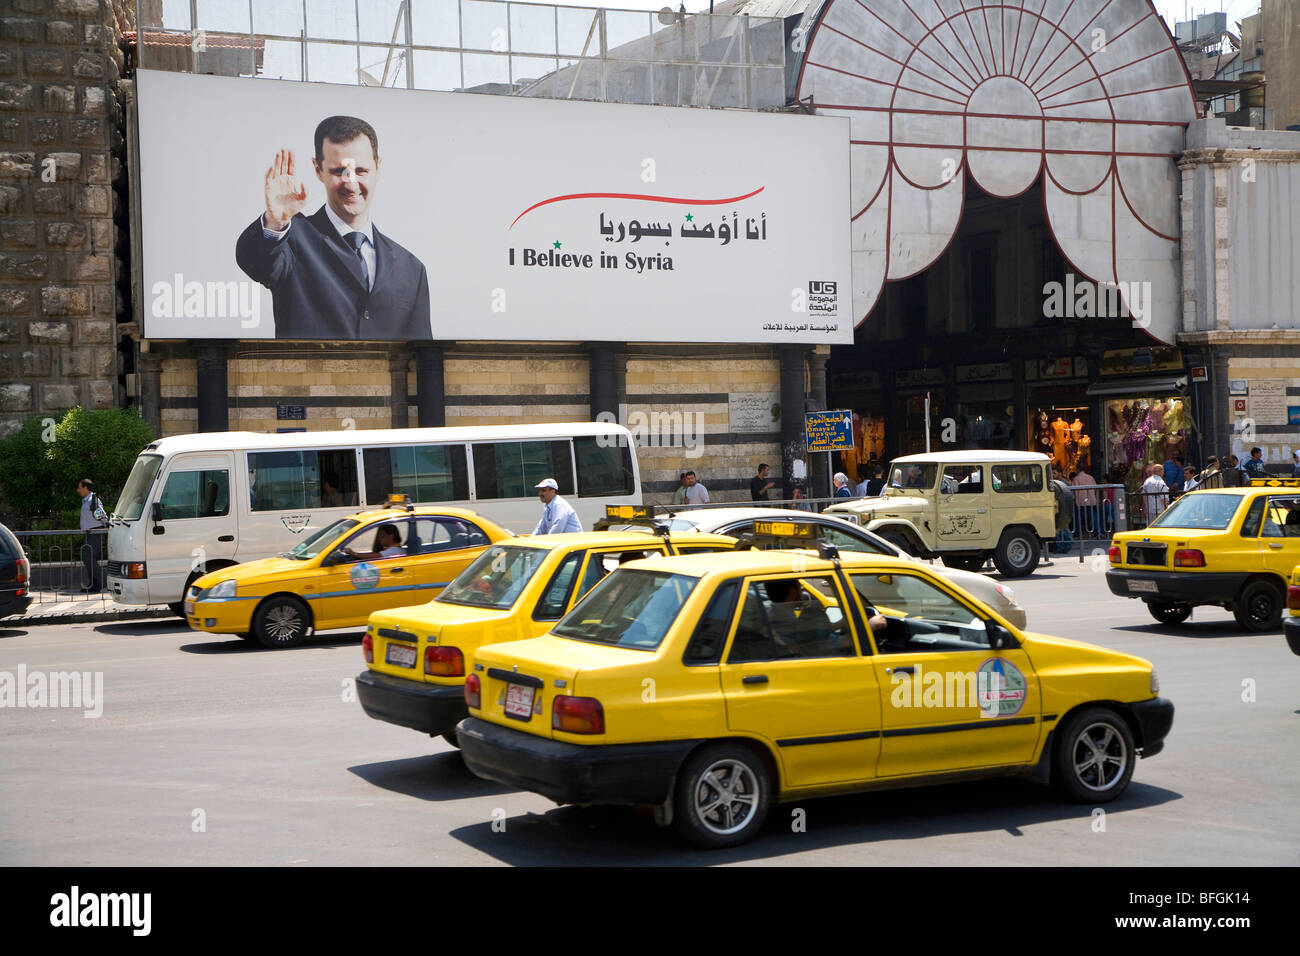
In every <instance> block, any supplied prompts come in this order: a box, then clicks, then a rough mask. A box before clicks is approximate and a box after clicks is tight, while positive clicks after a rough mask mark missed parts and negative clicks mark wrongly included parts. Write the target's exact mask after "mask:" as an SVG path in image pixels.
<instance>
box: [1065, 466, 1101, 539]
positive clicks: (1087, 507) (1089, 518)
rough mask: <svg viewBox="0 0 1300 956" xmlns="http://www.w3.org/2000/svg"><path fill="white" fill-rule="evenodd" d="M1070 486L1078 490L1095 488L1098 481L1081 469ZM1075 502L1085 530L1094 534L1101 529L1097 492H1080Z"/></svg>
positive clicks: (1071, 478) (1072, 476)
mask: <svg viewBox="0 0 1300 956" xmlns="http://www.w3.org/2000/svg"><path fill="white" fill-rule="evenodd" d="M1070 484H1071V485H1072V486H1073V487H1075V488H1078V487H1079V486H1083V487H1095V486H1096V484H1097V479H1096V478H1094V477H1092V475H1090V474H1089V473H1088V471H1087V469H1086V468H1083V467H1080V468H1079V470H1078V471H1076V472H1075V473H1074V474H1073V475H1071V476H1070ZM1074 500H1075V502H1076V504H1077V505H1078V509H1079V516H1080V518H1081V520H1082V521H1083V530H1085V531H1087V532H1088V533H1089V534H1093V533H1095V532H1096V531H1097V529H1098V528H1099V527H1100V524H1099V522H1098V520H1097V519H1098V514H1097V492H1095V491H1080V492H1077V493H1076V496H1075V499H1074Z"/></svg>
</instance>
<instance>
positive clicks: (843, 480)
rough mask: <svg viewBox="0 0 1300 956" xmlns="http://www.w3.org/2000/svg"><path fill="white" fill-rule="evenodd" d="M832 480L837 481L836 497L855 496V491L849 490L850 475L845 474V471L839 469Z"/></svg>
mask: <svg viewBox="0 0 1300 956" xmlns="http://www.w3.org/2000/svg"><path fill="white" fill-rule="evenodd" d="M832 480H833V481H834V482H835V497H836V498H852V497H853V492H851V491H849V476H848V475H846V474H844V472H842V471H837V472H835V477H834V478H833V479H832Z"/></svg>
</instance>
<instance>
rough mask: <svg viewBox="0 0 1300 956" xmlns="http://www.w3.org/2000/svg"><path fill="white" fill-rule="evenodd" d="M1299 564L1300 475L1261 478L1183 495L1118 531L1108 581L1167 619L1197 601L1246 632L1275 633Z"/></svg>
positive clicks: (1176, 620) (1177, 620) (1183, 615)
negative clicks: (1229, 615) (1227, 614)
mask: <svg viewBox="0 0 1300 956" xmlns="http://www.w3.org/2000/svg"><path fill="white" fill-rule="evenodd" d="M1298 563H1300V479H1295V478H1256V479H1254V480H1253V481H1252V482H1251V483H1250V484H1249V485H1247V486H1244V487H1238V488H1206V489H1200V488H1198V489H1197V490H1195V491H1190V492H1188V493H1187V494H1185V495H1182V496H1181V497H1179V498H1178V499H1176V500H1175V501H1174V503H1173V504H1171V505H1170V506H1169V507H1168V508H1166V509H1165V510H1164V511H1163V512H1162V513H1161V514H1160V516H1159V517H1157V518H1156V519H1155V520H1154V521H1152V522H1151V524H1150V525H1148V526H1147V527H1145V528H1143V529H1142V530H1141V531H1125V532H1122V533H1120V534H1117V535H1115V536H1114V537H1113V538H1112V540H1111V546H1110V570H1109V571H1107V572H1106V583H1107V584H1108V585H1109V586H1110V590H1111V593H1113V594H1117V595H1119V596H1120V597H1127V598H1137V599H1140V600H1141V601H1143V602H1145V604H1146V606H1147V610H1149V611H1150V612H1151V616H1152V617H1154V618H1155V619H1156V620H1157V621H1159V622H1160V623H1161V624H1169V625H1176V624H1181V623H1183V622H1184V621H1186V620H1187V619H1188V618H1189V617H1191V614H1192V608H1194V607H1196V606H1197V605H1203V604H1209V605H1218V606H1219V607H1224V608H1227V609H1228V610H1230V611H1232V612H1233V615H1234V616H1235V617H1236V618H1237V623H1238V624H1239V625H1241V627H1242V628H1244V629H1245V630H1248V631H1276V630H1277V629H1278V628H1279V627H1281V617H1282V607H1283V605H1285V604H1286V603H1287V583H1288V581H1289V580H1290V577H1291V572H1292V569H1293V568H1294V567H1295V566H1296V564H1298Z"/></svg>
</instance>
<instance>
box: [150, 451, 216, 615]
mask: <svg viewBox="0 0 1300 956" xmlns="http://www.w3.org/2000/svg"><path fill="white" fill-rule="evenodd" d="M232 463H233V462H232V455H231V453H230V452H205V453H203V454H190V455H178V456H177V457H175V458H173V459H172V460H171V461H170V462H168V464H167V468H166V471H165V473H164V474H163V476H162V480H161V481H160V482H159V483H158V485H157V487H159V488H161V489H162V491H161V492H160V493H159V495H158V497H157V498H156V499H155V500H154V502H153V503H152V504H151V505H150V506H149V510H148V511H147V512H146V513H145V515H144V516H143V517H144V518H145V519H146V522H147V525H148V527H149V532H148V533H147V539H146V540H147V541H148V542H149V543H148V554H149V558H148V569H149V570H148V573H149V578H150V580H151V581H152V582H154V584H156V585H162V584H163V583H164V582H167V583H168V584H173V583H174V585H175V592H176V593H175V595H174V596H170V597H169V596H168V594H170V591H171V590H172V589H171V587H168V588H167V589H166V590H167V592H168V594H161V595H159V596H158V597H155V598H154V600H158V599H160V598H166V600H168V601H169V602H171V601H179V600H181V598H182V597H183V591H184V587H185V582H186V581H187V580H188V579H189V577H190V575H191V574H193V573H196V572H197V573H200V574H202V573H204V572H205V570H206V569H207V568H210V567H212V565H213V563H214V562H219V561H231V560H233V558H234V554H235V543H236V542H235V526H236V518H235V516H234V515H233V514H232V513H231V509H230V502H231V479H232V475H233V469H232V467H231V466H232ZM154 590H155V587H153V586H151V587H150V593H151V595H152V593H153V591H154Z"/></svg>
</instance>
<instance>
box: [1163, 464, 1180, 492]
mask: <svg viewBox="0 0 1300 956" xmlns="http://www.w3.org/2000/svg"><path fill="white" fill-rule="evenodd" d="M1164 479H1165V484H1166V485H1168V486H1169V490H1170V491H1182V490H1183V456H1182V455H1170V456H1169V458H1168V459H1167V460H1166V461H1165V466H1164Z"/></svg>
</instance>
